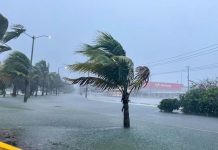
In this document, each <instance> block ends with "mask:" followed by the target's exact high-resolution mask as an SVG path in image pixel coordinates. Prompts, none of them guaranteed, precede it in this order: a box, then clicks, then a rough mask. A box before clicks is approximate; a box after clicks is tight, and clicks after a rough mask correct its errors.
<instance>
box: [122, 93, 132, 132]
mask: <svg viewBox="0 0 218 150" xmlns="http://www.w3.org/2000/svg"><path fill="white" fill-rule="evenodd" d="M122 102H123V108H122V111H123V127H124V128H130V119H129V94H128V93H127V92H126V93H125V94H123V96H122Z"/></svg>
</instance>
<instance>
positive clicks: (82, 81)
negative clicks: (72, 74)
mask: <svg viewBox="0 0 218 150" xmlns="http://www.w3.org/2000/svg"><path fill="white" fill-rule="evenodd" d="M64 80H66V81H69V82H70V83H72V84H79V85H80V86H84V85H91V86H94V87H98V88H101V89H102V90H111V89H116V88H118V86H117V84H114V83H111V82H108V81H106V80H104V79H101V78H98V77H80V78H77V79H70V78H64Z"/></svg>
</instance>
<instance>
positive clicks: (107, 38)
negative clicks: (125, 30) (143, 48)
mask: <svg viewBox="0 0 218 150" xmlns="http://www.w3.org/2000/svg"><path fill="white" fill-rule="evenodd" d="M99 33H100V34H99V35H98V37H97V39H96V45H94V46H93V47H94V48H96V49H98V48H100V49H102V50H104V51H108V52H110V53H112V54H113V55H117V56H125V55H126V52H125V50H124V49H123V47H122V45H121V44H120V43H119V42H118V41H117V40H115V39H114V38H113V37H112V36H111V35H110V34H108V33H105V32H99Z"/></svg>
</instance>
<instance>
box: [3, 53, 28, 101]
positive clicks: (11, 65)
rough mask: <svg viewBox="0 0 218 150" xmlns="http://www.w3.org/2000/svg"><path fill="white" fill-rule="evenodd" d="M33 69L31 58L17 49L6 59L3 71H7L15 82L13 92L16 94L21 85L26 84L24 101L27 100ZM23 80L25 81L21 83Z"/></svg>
mask: <svg viewBox="0 0 218 150" xmlns="http://www.w3.org/2000/svg"><path fill="white" fill-rule="evenodd" d="M30 69H31V64H30V60H29V59H28V58H27V56H26V55H24V54H23V53H21V52H18V51H15V52H13V53H11V54H10V56H9V57H8V58H7V59H6V60H5V62H4V67H3V72H5V73H7V74H8V75H9V76H10V78H11V80H12V83H13V94H14V96H16V94H17V89H18V86H19V85H24V88H23V90H24V91H23V92H24V102H27V98H28V97H27V95H28V94H27V86H28V84H29V82H28V75H29V72H30ZM20 82H23V83H20Z"/></svg>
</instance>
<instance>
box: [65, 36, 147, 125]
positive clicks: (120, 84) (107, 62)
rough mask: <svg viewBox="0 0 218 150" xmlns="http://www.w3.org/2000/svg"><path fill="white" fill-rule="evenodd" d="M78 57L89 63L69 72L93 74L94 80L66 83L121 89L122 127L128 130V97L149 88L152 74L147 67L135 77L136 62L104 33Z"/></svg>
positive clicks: (84, 47)
mask: <svg viewBox="0 0 218 150" xmlns="http://www.w3.org/2000/svg"><path fill="white" fill-rule="evenodd" d="M77 53H79V54H82V55H85V56H87V57H88V60H87V61H85V62H82V63H76V64H73V65H69V69H71V70H73V71H79V72H84V73H91V74H93V76H88V77H80V78H77V79H70V78H65V79H66V80H68V81H70V82H71V83H72V84H79V85H80V86H84V85H88V84H89V85H91V86H95V87H98V88H101V89H102V90H114V89H118V90H119V91H120V92H121V94H122V99H121V101H122V103H123V108H122V111H123V116H124V117H123V118H124V119H123V126H124V128H129V127H130V119H129V105H128V104H129V95H130V94H131V92H132V91H134V90H139V89H140V88H141V87H142V86H145V85H147V83H148V80H149V74H150V71H149V69H148V67H146V66H139V67H137V68H136V74H135V73H134V65H133V62H132V60H131V59H130V58H128V57H127V56H126V52H125V50H124V49H123V47H122V46H121V44H120V43H119V42H118V41H116V40H115V39H114V38H113V37H112V36H111V35H110V34H107V33H103V32H100V34H99V36H98V37H97V40H96V42H95V43H94V44H93V45H88V44H85V45H84V46H83V48H82V50H80V51H77Z"/></svg>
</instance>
